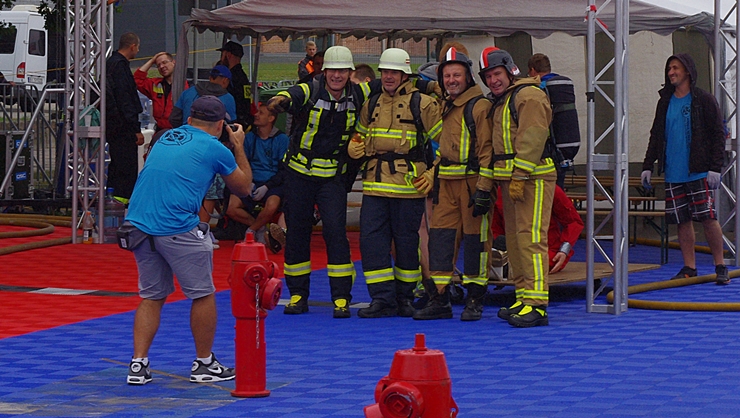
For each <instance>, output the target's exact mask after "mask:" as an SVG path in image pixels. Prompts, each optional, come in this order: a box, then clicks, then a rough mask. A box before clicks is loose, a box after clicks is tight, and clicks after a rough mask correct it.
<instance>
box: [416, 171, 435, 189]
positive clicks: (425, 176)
mask: <svg viewBox="0 0 740 418" xmlns="http://www.w3.org/2000/svg"><path fill="white" fill-rule="evenodd" d="M414 187H416V190H418V191H419V193H423V194H429V192H431V191H432V189H433V188H434V167H432V168H430V169H429V170H426V171H425V172H423V173H421V175H420V176H419V177H417V178H416V179H415V180H414Z"/></svg>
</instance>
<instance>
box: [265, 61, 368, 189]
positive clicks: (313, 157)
mask: <svg viewBox="0 0 740 418" xmlns="http://www.w3.org/2000/svg"><path fill="white" fill-rule="evenodd" d="M374 85H375V90H374V91H373V92H379V91H380V89H381V84H380V83H379V82H377V83H375V84H374ZM314 89H318V93H314V92H313V90H314ZM370 94H371V87H370V85H369V84H368V83H361V84H355V83H352V82H347V86H346V87H345V88H344V90H343V92H342V97H340V98H339V100H337V99H334V97H333V96H332V95H331V94H329V92H328V91H327V90H326V81H325V79H324V75H323V74H322V75H320V76H318V77H316V78H315V79H314V81H312V82H310V83H301V84H297V85H295V86H293V87H290V88H289V89H287V90H285V91H281V92H280V93H278V95H281V96H286V97H288V98H290V100H291V102H290V107H289V109H288V112H289V113H291V114H292V115H293V116H294V119H293V123H295V129H294V130H293V133H292V134H291V138H290V145H289V147H288V152H287V154H286V155H285V164H286V166H287V167H288V169H291V170H293V171H295V172H297V173H300V174H303V175H306V176H309V177H315V178H330V177H334V176H335V175H337V174H340V175H341V174H342V173H343V172H344V169H345V168H346V167H344V168H343V167H341V165H342V164H340V158H341V159H343V160H344V159H345V158H346V159H348V158H349V157H348V156H347V142H348V141H349V135H350V133H351V132H352V131H353V130H354V127H355V123H356V121H357V112H358V109H360V108H361V106H362V103H364V102H365V100H366V99H367V98H368V97H369V96H370ZM312 96H314V97H316V102H315V103H313V102H312V100H311V98H312ZM338 171H339V172H338Z"/></svg>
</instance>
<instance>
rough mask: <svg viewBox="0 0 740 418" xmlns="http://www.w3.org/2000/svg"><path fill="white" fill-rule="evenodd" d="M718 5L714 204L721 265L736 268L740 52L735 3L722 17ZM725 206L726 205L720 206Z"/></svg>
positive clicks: (716, 1) (717, 1)
mask: <svg viewBox="0 0 740 418" xmlns="http://www.w3.org/2000/svg"><path fill="white" fill-rule="evenodd" d="M720 3H721V1H720V0H714V45H713V46H714V49H713V53H714V96H715V97H716V99H717V102H718V103H719V105H720V108H721V109H722V111H723V114H724V115H725V121H726V122H727V127H728V131H729V133H728V136H727V143H726V146H725V152H726V154H727V161H728V164H727V166H726V167H724V169H723V170H722V178H723V182H722V184H721V186H720V188H719V190H718V191H717V192H716V197H717V199H716V202H717V203H718V204H717V209H718V218H719V220H720V222H721V225H722V232H723V240H724V243H725V245H726V246H727V247H728V248H729V250H730V253H729V254H730V257H731V258H727V257H725V264H733V265H735V266H740V255H738V248H740V234H738V231H740V216H738V214H737V206H738V201H737V192H738V190H740V175H738V174H740V158H738V133H740V118H739V117H738V114H737V98H738V97H740V83H738V71H737V68H738V67H737V64H738V61H737V52H738V51H739V50H740V37H738V36H737V28H738V27H740V13H738V5H737V2H736V3H735V4H733V6H732V7H731V8H730V10H729V11H728V12H727V13H726V14H724V16H723V14H722V10H721V4H720ZM732 18H734V19H735V26H734V27H732V26H731V25H730V24H729V23H730V22H732ZM725 199H726V200H725ZM725 202H726V203H727V204H723V203H725ZM726 208H729V211H728V213H726V214H725V213H723V211H724V210H725V209H726ZM733 221H734V223H733ZM733 235H734V238H733Z"/></svg>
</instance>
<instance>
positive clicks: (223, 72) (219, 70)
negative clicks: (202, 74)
mask: <svg viewBox="0 0 740 418" xmlns="http://www.w3.org/2000/svg"><path fill="white" fill-rule="evenodd" d="M210 76H211V78H216V77H226V78H228V79H229V81H231V70H229V67H227V66H225V65H217V66H215V67H213V69H212V70H211V74H210Z"/></svg>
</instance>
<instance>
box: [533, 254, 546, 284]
mask: <svg viewBox="0 0 740 418" xmlns="http://www.w3.org/2000/svg"><path fill="white" fill-rule="evenodd" d="M545 254H547V253H545ZM532 267H534V271H533V272H532V273H533V274H534V284H533V286H532V290H531V291H538V292H544V289H545V272H544V271H543V268H542V254H541V253H536V254H532ZM548 267H549V263H548Z"/></svg>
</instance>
